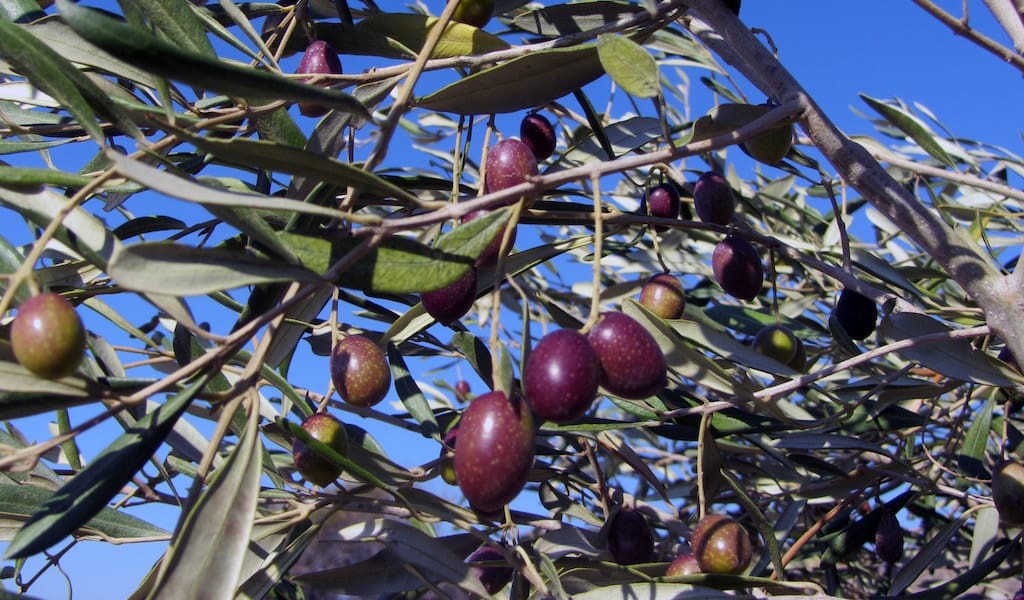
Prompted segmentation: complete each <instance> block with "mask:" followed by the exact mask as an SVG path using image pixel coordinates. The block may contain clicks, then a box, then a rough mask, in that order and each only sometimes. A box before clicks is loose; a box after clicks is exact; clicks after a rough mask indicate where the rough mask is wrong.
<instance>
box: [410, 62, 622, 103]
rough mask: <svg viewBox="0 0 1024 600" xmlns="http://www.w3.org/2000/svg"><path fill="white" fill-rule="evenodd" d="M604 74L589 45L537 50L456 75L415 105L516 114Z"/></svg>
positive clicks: (562, 94) (550, 100)
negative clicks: (465, 74) (452, 80)
mask: <svg viewBox="0 0 1024 600" xmlns="http://www.w3.org/2000/svg"><path fill="white" fill-rule="evenodd" d="M603 73H604V70H603V69H602V68H601V61H600V59H599V58H598V56H597V48H596V47H595V46H593V45H590V46H576V47H572V48H555V49H551V50H540V51H537V52H531V53H530V54H527V55H526V56H522V57H520V58H516V59H513V60H510V61H508V62H506V63H503V64H500V65H498V66H496V67H491V68H489V69H485V70H483V71H480V72H479V73H476V74H473V75H470V76H469V77H465V78H463V79H460V80H459V81H457V82H455V83H453V84H451V85H448V86H446V87H444V88H441V89H440V90H438V91H436V92H434V93H432V94H430V95H428V96H425V97H423V98H420V99H419V100H417V102H416V104H417V105H419V106H420V107H422V108H427V109H430V110H436V111H439V112H451V113H456V114H462V115H482V114H491V113H508V112H515V111H517V110H524V109H528V108H533V107H535V106H542V105H544V104H547V103H548V102H552V101H554V100H557V99H559V98H561V97H562V96H564V95H566V94H568V93H570V92H572V91H574V90H576V89H578V88H580V87H582V86H584V85H586V84H588V83H590V82H591V81H594V80H595V79H597V78H598V77H600V76H601V75H602V74H603Z"/></svg>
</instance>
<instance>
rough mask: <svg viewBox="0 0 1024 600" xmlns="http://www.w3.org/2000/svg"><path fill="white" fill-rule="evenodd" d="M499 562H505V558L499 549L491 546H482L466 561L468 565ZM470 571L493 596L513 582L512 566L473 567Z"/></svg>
mask: <svg viewBox="0 0 1024 600" xmlns="http://www.w3.org/2000/svg"><path fill="white" fill-rule="evenodd" d="M497 561H502V562H505V556H504V555H502V553H501V552H500V551H499V550H498V549H497V548H492V547H491V546H480V547H479V548H477V549H476V550H475V551H474V552H473V553H472V554H470V555H469V557H468V558H467V559H466V562H468V563H475V562H497ZM470 571H471V572H472V573H473V575H474V576H475V577H476V578H477V579H479V580H480V583H481V584H482V585H483V586H484V589H485V590H487V593H488V594H491V595H494V594H497V593H498V592H500V591H501V590H502V589H503V588H504V587H505V586H506V585H508V583H509V582H510V581H512V573H513V570H512V567H511V566H507V563H506V566H503V567H499V566H493V567H491V566H487V567H485V566H473V567H471V568H470Z"/></svg>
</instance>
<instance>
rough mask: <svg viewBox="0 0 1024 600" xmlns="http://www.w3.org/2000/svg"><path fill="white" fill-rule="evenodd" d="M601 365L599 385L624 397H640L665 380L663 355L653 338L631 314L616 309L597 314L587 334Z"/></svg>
mask: <svg viewBox="0 0 1024 600" xmlns="http://www.w3.org/2000/svg"><path fill="white" fill-rule="evenodd" d="M587 339H588V340H589V341H590V345H591V346H592V347H593V348H594V353H595V354H597V361H598V364H600V366H601V376H600V377H601V379H600V381H601V385H603V386H604V388H605V389H606V390H608V392H610V393H612V394H614V395H616V396H618V397H620V398H626V399H628V400H643V399H646V398H650V397H651V396H653V395H655V394H657V393H658V392H660V391H661V390H662V389H663V388H664V387H665V384H666V383H667V382H668V366H667V365H666V363H665V355H664V354H662V353H661V348H660V347H659V346H658V342H657V341H655V339H654V337H653V336H652V335H651V334H650V333H649V332H648V331H647V330H646V329H644V328H643V326H642V325H640V323H637V322H636V321H635V320H634V319H633V318H632V317H630V316H628V315H626V314H625V313H621V312H618V311H609V312H606V313H604V314H602V315H601V317H600V319H599V320H598V322H597V324H596V325H594V328H593V329H591V330H590V333H589V334H587Z"/></svg>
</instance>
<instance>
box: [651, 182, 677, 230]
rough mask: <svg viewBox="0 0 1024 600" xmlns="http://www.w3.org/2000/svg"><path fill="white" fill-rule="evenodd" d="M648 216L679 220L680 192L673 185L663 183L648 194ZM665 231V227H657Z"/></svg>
mask: <svg viewBox="0 0 1024 600" xmlns="http://www.w3.org/2000/svg"><path fill="white" fill-rule="evenodd" d="M646 203H647V214H649V215H651V216H652V217H658V218H662V219H678V218H679V190H678V189H676V186H675V185H673V184H671V183H662V184H659V185H656V186H654V187H652V188H651V189H650V190H649V191H648V192H647V198H646ZM655 229H656V230H657V231H664V230H665V229H666V228H665V227H664V226H659V227H655Z"/></svg>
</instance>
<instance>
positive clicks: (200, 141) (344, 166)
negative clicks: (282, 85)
mask: <svg viewBox="0 0 1024 600" xmlns="http://www.w3.org/2000/svg"><path fill="white" fill-rule="evenodd" d="M175 133H177V134H178V135H180V136H181V137H183V138H185V139H187V140H188V141H190V142H192V143H193V144H195V145H196V146H197V147H199V148H201V149H202V150H205V151H207V152H209V153H211V154H213V155H215V156H219V157H222V158H226V159H231V160H233V161H237V162H238V163H239V164H244V165H251V166H258V167H264V168H266V169H267V170H270V171H277V172H281V173H288V174H290V175H298V176H302V177H310V178H314V179H317V180H319V181H323V182H327V183H333V184H335V185H337V186H341V187H345V186H355V187H358V188H360V189H362V191H364V192H373V193H377V194H380V195H383V196H390V197H394V198H395V199H396V200H400V201H402V202H408V203H413V204H415V203H416V202H417V198H416V196H414V195H412V194H410V193H409V192H407V191H405V190H404V189H402V188H401V187H399V186H397V185H395V184H393V183H391V182H389V181H387V180H384V179H381V178H380V177H378V176H376V175H374V174H373V173H370V172H368V171H364V170H363V169H361V168H359V167H358V166H355V165H353V164H351V163H347V162H342V161H340V160H338V159H336V158H331V157H329V156H322V155H319V154H315V153H313V152H309V151H307V150H304V149H301V148H296V147H294V146H290V145H287V144H279V143H275V142H261V141H256V140H249V139H245V138H231V139H230V140H222V139H214V138H210V137H206V136H199V135H192V134H189V133H188V132H186V131H182V130H175Z"/></svg>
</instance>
